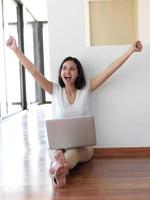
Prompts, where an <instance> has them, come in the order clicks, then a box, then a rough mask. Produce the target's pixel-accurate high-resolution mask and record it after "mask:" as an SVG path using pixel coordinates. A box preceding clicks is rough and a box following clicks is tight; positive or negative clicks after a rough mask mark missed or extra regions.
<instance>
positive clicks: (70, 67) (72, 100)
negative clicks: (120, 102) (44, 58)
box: [7, 36, 142, 187]
mask: <svg viewBox="0 0 150 200" xmlns="http://www.w3.org/2000/svg"><path fill="white" fill-rule="evenodd" d="M7 46H8V47H9V48H10V49H12V50H13V52H14V53H15V54H16V56H17V57H18V59H19V61H20V62H21V64H22V65H23V66H24V67H25V68H26V69H27V70H28V71H29V72H30V73H31V74H32V76H33V78H34V79H35V80H36V81H37V83H38V84H39V85H40V86H41V87H42V88H43V89H44V90H45V91H47V92H48V93H49V94H51V95H52V98H53V101H52V105H53V107H54V113H55V115H56V117H72V116H80V115H88V114H90V113H89V98H90V93H91V92H93V91H94V90H96V89H97V88H98V87H99V86H100V85H101V84H102V83H103V82H104V81H105V80H106V79H108V78H109V77H110V76H111V75H112V74H113V73H114V72H115V71H116V70H117V69H119V68H120V67H121V66H122V64H123V63H124V62H125V61H126V60H127V59H128V58H129V57H130V56H131V55H132V54H133V53H134V52H140V51H141V50H142V44H141V42H140V41H136V42H134V43H133V45H132V46H131V47H130V48H129V49H128V50H127V51H126V52H125V53H124V54H123V55H122V56H121V57H119V58H118V59H117V60H115V61H114V62H113V63H112V64H110V65H109V66H108V67H107V68H106V69H105V70H104V71H102V72H101V73H100V74H98V75H97V76H95V77H94V78H92V79H91V80H89V81H88V82H86V80H85V76H84V71H83V68H82V65H81V63H80V62H79V60H78V59H76V58H73V57H67V58H65V59H64V60H63V62H62V64H61V66H60V69H59V77H58V82H59V84H56V83H53V82H51V81H49V80H47V79H46V78H45V77H44V76H43V74H41V73H40V72H39V71H38V69H37V67H36V66H35V65H34V64H33V63H32V62H31V61H30V60H29V59H28V58H27V57H26V56H25V55H24V54H23V53H22V52H21V51H20V49H19V48H18V46H17V44H16V40H15V39H14V37H12V36H10V37H9V39H8V41H7ZM50 154H51V160H52V163H51V166H50V174H51V175H52V177H53V180H54V183H55V185H56V187H64V186H65V185H66V176H67V174H68V173H69V170H70V169H72V168H73V167H75V166H76V165H77V163H79V162H85V161H88V160H90V159H91V158H92V156H93V149H92V147H90V146H88V147H83V148H76V149H64V150H56V151H51V152H50Z"/></svg>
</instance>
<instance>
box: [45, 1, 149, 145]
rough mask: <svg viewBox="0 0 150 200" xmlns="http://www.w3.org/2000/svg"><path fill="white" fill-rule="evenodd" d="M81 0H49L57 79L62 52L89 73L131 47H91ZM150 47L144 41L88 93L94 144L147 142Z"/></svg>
mask: <svg viewBox="0 0 150 200" xmlns="http://www.w3.org/2000/svg"><path fill="white" fill-rule="evenodd" d="M85 2H86V1H85V0H63V1H60V0H48V21H49V36H50V41H49V46H50V64H51V66H50V68H51V74H52V80H54V81H57V72H58V68H59V65H60V63H61V61H62V59H64V58H65V57H66V56H70V55H71V56H75V57H77V58H78V59H79V60H80V61H81V62H82V64H83V66H84V69H85V72H86V74H87V78H90V77H93V76H94V75H96V74H97V73H99V72H101V71H102V70H103V69H104V68H105V67H106V66H107V65H108V64H109V63H111V62H112V61H113V60H114V59H115V58H117V57H118V56H119V55H120V54H122V53H123V52H124V51H125V50H126V49H127V48H128V47H129V46H100V47H89V46H87V42H86V38H87V35H86V27H85V24H86V19H85V17H86V9H85ZM149 51H150V46H148V45H147V46H146V45H144V49H143V51H142V53H136V54H134V55H132V57H130V59H129V60H128V61H127V62H126V63H125V64H124V66H123V67H122V68H121V69H120V70H119V71H117V72H116V73H115V74H114V75H112V77H111V78H110V79H109V80H107V81H106V82H105V83H104V84H103V85H102V86H101V87H100V88H99V89H98V90H97V91H96V92H94V93H93V97H92V112H93V113H94V114H95V117H96V129H97V139H98V146H100V147H130V146H133V147H135V146H141V147H142V146H150V78H149V77H150V67H149V64H150V54H149Z"/></svg>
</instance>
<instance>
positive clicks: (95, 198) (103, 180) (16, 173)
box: [0, 105, 150, 200]
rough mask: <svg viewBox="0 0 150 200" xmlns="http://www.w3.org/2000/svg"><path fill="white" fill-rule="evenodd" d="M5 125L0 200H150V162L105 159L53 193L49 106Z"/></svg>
mask: <svg viewBox="0 0 150 200" xmlns="http://www.w3.org/2000/svg"><path fill="white" fill-rule="evenodd" d="M46 109H47V111H45V107H43V106H41V107H40V108H38V109H36V108H34V109H32V110H31V111H29V112H23V113H20V114H17V115H15V116H13V117H11V118H8V119H7V120H4V121H3V122H1V123H0V200H56V199H59V200H85V199H86V200H134V199H136V200H150V159H149V158H135V159H133V158H118V159H117V158H114V159H113V158H112V159H111V158H101V159H93V160H91V161H90V162H87V163H85V164H80V165H78V166H77V167H76V168H75V169H74V170H72V172H71V173H70V175H69V176H68V184H67V186H66V188H64V189H57V190H55V189H53V187H52V183H51V179H50V177H49V175H48V168H49V163H50V162H49V158H48V151H47V149H48V145H47V140H46V131H45V126H44V119H45V118H47V117H48V113H50V112H51V111H50V110H51V109H50V105H48V107H47V106H46Z"/></svg>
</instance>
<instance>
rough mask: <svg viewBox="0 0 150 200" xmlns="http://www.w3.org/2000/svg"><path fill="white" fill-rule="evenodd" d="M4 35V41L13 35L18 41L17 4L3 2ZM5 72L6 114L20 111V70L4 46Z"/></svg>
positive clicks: (13, 57)
mask: <svg viewBox="0 0 150 200" xmlns="http://www.w3.org/2000/svg"><path fill="white" fill-rule="evenodd" d="M4 35H5V41H6V40H7V39H8V36H9V35H13V36H14V37H15V38H16V40H17V41H18V33H17V4H16V3H15V2H14V1H12V0H10V1H4ZM5 70H6V106H7V112H8V114H12V113H15V112H17V111H19V110H21V109H22V108H21V93H20V68H19V61H18V59H17V58H16V56H15V55H14V54H13V52H11V50H10V49H8V48H7V47H6V45H5Z"/></svg>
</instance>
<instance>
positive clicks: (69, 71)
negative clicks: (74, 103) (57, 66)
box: [60, 60, 78, 85]
mask: <svg viewBox="0 0 150 200" xmlns="http://www.w3.org/2000/svg"><path fill="white" fill-rule="evenodd" d="M60 75H61V78H62V80H63V82H64V84H65V85H73V84H75V81H76V78H77V77H78V70H77V65H76V63H75V62H74V61H72V60H68V61H66V62H65V63H64V64H63V66H62V69H61V74H60Z"/></svg>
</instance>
